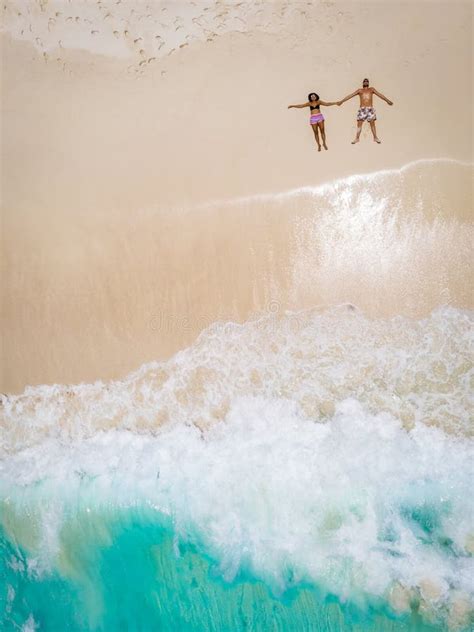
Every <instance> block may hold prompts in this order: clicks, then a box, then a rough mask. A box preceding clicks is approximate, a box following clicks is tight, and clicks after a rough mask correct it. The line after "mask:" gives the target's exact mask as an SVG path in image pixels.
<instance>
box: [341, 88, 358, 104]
mask: <svg viewBox="0 0 474 632" xmlns="http://www.w3.org/2000/svg"><path fill="white" fill-rule="evenodd" d="M358 94H359V90H356V91H355V92H353V93H352V94H348V95H347V97H344V98H343V99H341V100H340V101H338V102H337V104H338V105H342V104H343V103H344V101H349V99H352V97H355V96H357V95H358Z"/></svg>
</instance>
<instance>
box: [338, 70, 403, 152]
mask: <svg viewBox="0 0 474 632" xmlns="http://www.w3.org/2000/svg"><path fill="white" fill-rule="evenodd" d="M357 94H358V95H359V98H360V108H359V111H358V112H357V135H356V137H355V139H354V140H353V141H352V145H355V144H356V143H358V142H359V138H360V133H361V131H362V125H363V123H364V121H368V122H369V123H370V129H371V130H372V134H373V136H374V141H375V142H376V143H379V144H380V142H381V141H380V140H379V139H378V138H377V130H376V129H375V121H376V120H377V115H376V114H375V108H374V107H373V96H374V94H376V95H377V96H378V97H380V98H381V99H383V100H384V101H386V102H387V103H388V104H389V105H393V102H392V101H390V100H389V99H387V97H384V95H383V94H381V93H380V92H377V90H376V89H375V88H371V87H370V86H369V80H368V79H364V81H363V82H362V88H359V89H358V90H356V91H355V92H353V93H352V94H348V95H347V97H344V98H343V99H342V100H341V101H338V102H337V104H338V105H342V104H343V103H344V101H348V100H349V99H352V97H355V96H356V95H357Z"/></svg>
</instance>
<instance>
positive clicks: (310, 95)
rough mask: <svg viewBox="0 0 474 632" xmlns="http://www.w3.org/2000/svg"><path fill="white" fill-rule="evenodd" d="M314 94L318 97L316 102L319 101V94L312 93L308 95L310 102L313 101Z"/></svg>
mask: <svg viewBox="0 0 474 632" xmlns="http://www.w3.org/2000/svg"><path fill="white" fill-rule="evenodd" d="M313 94H314V96H315V97H316V101H319V94H316V92H310V93H309V94H308V101H311V97H312V96H313Z"/></svg>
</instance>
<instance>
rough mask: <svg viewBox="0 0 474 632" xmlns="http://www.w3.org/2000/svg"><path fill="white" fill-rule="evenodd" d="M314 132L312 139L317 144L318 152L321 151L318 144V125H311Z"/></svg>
mask: <svg viewBox="0 0 474 632" xmlns="http://www.w3.org/2000/svg"><path fill="white" fill-rule="evenodd" d="M311 127H312V128H313V132H314V138H315V139H316V143H317V144H318V151H321V143H320V142H319V134H318V124H317V123H316V124H315V125H311Z"/></svg>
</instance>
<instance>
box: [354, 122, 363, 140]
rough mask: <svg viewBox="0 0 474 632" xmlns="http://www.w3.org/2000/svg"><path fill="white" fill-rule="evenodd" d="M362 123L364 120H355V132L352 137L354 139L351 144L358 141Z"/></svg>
mask: <svg viewBox="0 0 474 632" xmlns="http://www.w3.org/2000/svg"><path fill="white" fill-rule="evenodd" d="M363 123H364V121H357V134H356V137H355V138H354V140H353V141H352V145H355V144H356V143H358V142H359V138H360V133H361V131H362V124H363Z"/></svg>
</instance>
